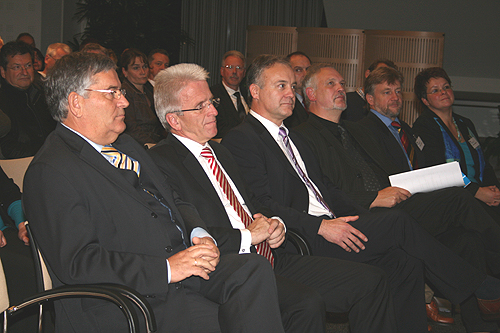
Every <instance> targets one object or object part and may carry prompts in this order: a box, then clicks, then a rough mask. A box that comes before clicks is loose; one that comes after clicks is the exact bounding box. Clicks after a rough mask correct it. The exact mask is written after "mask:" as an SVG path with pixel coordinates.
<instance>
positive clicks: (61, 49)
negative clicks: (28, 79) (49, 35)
mask: <svg viewBox="0 0 500 333" xmlns="http://www.w3.org/2000/svg"><path fill="white" fill-rule="evenodd" d="M70 53H71V48H70V47H69V46H68V45H66V44H64V43H54V44H50V45H49V47H47V52H45V60H44V61H45V68H44V70H43V71H42V72H38V73H40V75H41V76H43V77H47V73H48V72H49V71H50V70H51V69H52V67H54V65H55V63H56V61H57V60H59V59H61V58H62V57H64V56H65V55H66V54H70Z"/></svg>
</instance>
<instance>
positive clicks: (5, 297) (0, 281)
mask: <svg viewBox="0 0 500 333" xmlns="http://www.w3.org/2000/svg"><path fill="white" fill-rule="evenodd" d="M8 307H9V292H8V290H7V280H6V279H5V273H4V271H3V265H2V259H1V258H0V311H5V310H7V308H8Z"/></svg>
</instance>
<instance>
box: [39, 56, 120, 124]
mask: <svg viewBox="0 0 500 333" xmlns="http://www.w3.org/2000/svg"><path fill="white" fill-rule="evenodd" d="M115 68H116V66H115V63H114V62H113V60H111V59H110V58H109V57H107V56H103V55H101V54H95V53H82V52H74V53H70V54H69V55H67V56H64V57H62V58H61V59H59V60H58V61H57V62H56V64H55V65H54V68H53V69H52V71H51V72H50V73H49V74H48V75H47V81H46V83H45V95H46V99H47V104H48V106H49V109H50V113H51V115H52V118H54V119H55V120H56V121H58V122H62V121H64V120H65V119H66V117H67V116H68V96H69V94H70V93H72V92H76V93H77V94H79V95H81V96H83V97H84V98H86V97H87V93H88V92H87V91H86V90H85V89H87V88H89V87H90V86H91V85H93V84H94V83H95V79H94V76H95V75H96V74H98V73H101V72H108V71H110V70H115Z"/></svg>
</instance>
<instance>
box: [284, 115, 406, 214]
mask: <svg viewBox="0 0 500 333" xmlns="http://www.w3.org/2000/svg"><path fill="white" fill-rule="evenodd" d="M321 121H322V120H321V119H320V118H319V117H318V116H316V115H310V116H309V119H308V120H307V121H306V122H305V123H303V124H301V125H300V126H298V127H296V128H295V129H294V131H297V132H298V133H299V134H300V135H301V136H302V138H303V139H304V140H305V141H307V143H308V144H309V147H310V148H311V150H312V151H313V152H314V155H315V157H316V158H317V160H318V162H319V164H320V166H321V170H322V171H323V173H324V174H325V175H326V176H327V177H328V178H329V179H330V180H331V181H332V182H333V183H334V184H335V185H336V186H338V187H339V188H340V189H342V191H344V192H346V193H347V194H348V195H349V196H350V197H351V198H352V199H353V200H354V201H356V202H357V203H359V204H361V205H362V206H363V207H364V208H366V209H368V208H369V206H370V204H371V203H372V201H373V200H375V198H376V197H377V194H378V191H365V186H364V183H363V176H362V173H361V171H360V169H359V165H357V163H356V161H355V160H354V159H353V158H352V157H351V156H350V155H349V152H347V151H346V150H345V149H344V148H343V146H342V143H341V141H340V139H339V138H337V137H335V136H334V135H333V133H332V132H331V131H330V130H329V129H328V128H326V127H325V126H324V125H323V124H322V122H321ZM341 124H342V126H343V127H344V128H345V129H346V131H347V132H348V133H350V134H351V138H352V139H353V140H354V141H355V142H357V143H358V145H356V148H359V149H362V150H363V151H361V154H362V156H363V155H364V156H363V157H365V156H367V157H369V158H370V159H371V160H372V161H373V162H372V163H370V164H369V165H370V167H371V168H372V170H373V171H374V172H375V174H376V175H377V176H378V179H379V182H380V184H381V186H382V187H381V188H384V187H386V186H389V185H388V179H387V176H388V175H390V174H393V173H397V171H396V170H394V167H393V165H392V164H390V163H387V158H386V157H385V156H386V155H385V154H384V152H383V151H381V150H380V147H379V146H378V145H377V144H376V140H375V139H374V138H373V137H372V136H371V135H370V133H369V129H367V128H366V127H364V126H363V125H361V124H359V123H354V122H351V121H342V122H341Z"/></svg>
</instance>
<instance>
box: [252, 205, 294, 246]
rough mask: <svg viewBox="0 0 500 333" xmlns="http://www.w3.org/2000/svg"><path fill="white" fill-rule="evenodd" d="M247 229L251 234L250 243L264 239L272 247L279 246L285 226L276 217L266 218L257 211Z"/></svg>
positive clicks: (256, 242) (283, 238) (257, 242)
mask: <svg viewBox="0 0 500 333" xmlns="http://www.w3.org/2000/svg"><path fill="white" fill-rule="evenodd" d="M253 218H254V220H253V222H252V224H250V225H249V226H248V227H247V230H249V231H250V233H251V234H252V245H257V244H260V243H262V242H264V241H266V242H267V243H268V244H269V246H270V247H271V248H273V249H275V248H277V247H279V246H280V245H281V244H282V243H283V241H284V240H285V227H284V226H283V223H281V222H280V221H278V220H276V219H271V218H267V217H265V216H264V215H262V214H260V213H257V214H254V216H253Z"/></svg>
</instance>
